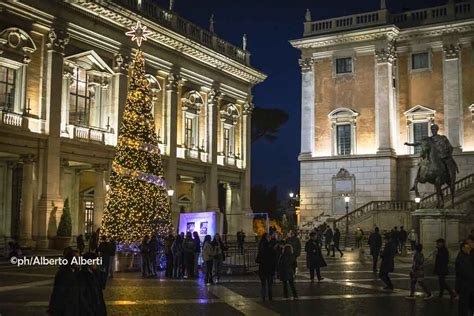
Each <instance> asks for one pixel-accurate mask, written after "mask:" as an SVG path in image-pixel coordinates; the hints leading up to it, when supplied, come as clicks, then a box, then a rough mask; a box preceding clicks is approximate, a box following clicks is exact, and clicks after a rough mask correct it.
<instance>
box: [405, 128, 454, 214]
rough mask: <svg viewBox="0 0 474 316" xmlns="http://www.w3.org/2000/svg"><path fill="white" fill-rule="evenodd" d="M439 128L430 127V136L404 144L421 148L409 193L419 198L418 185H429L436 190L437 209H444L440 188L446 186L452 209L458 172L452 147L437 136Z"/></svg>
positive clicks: (443, 137) (445, 139)
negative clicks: (413, 192)
mask: <svg viewBox="0 0 474 316" xmlns="http://www.w3.org/2000/svg"><path fill="white" fill-rule="evenodd" d="M438 131H439V127H438V125H436V124H433V125H431V133H432V136H430V137H425V138H423V139H422V140H421V141H420V142H417V143H413V144H411V143H405V145H407V146H415V147H418V146H419V147H421V152H420V158H421V160H420V162H419V163H418V172H417V174H416V178H415V183H414V184H413V187H412V188H411V189H410V191H415V194H416V196H419V192H418V183H431V184H433V185H434V187H435V189H436V197H437V205H436V207H437V208H442V207H444V196H443V191H442V186H443V185H444V184H446V185H447V186H448V187H449V189H450V192H451V202H452V207H454V194H455V183H456V174H457V173H458V172H459V169H458V166H457V164H456V161H455V160H454V158H453V146H451V143H450V142H449V140H448V138H447V137H446V136H444V135H439V134H438Z"/></svg>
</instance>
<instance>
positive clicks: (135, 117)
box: [100, 22, 172, 244]
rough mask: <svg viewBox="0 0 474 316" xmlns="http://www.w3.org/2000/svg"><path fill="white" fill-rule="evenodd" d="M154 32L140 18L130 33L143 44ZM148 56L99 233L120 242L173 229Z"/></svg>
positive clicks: (133, 93) (136, 79) (138, 68)
mask: <svg viewBox="0 0 474 316" xmlns="http://www.w3.org/2000/svg"><path fill="white" fill-rule="evenodd" d="M151 33H152V32H151V31H149V30H147V29H146V27H145V26H142V25H141V23H140V22H137V23H136V25H134V26H133V27H132V30H131V31H129V32H127V33H126V35H128V36H131V37H132V41H136V42H137V45H138V47H140V46H141V43H142V41H144V40H146V39H147V36H148V35H150V34H151ZM153 122H154V119H153V115H152V96H151V90H150V87H149V82H148V79H147V78H146V77H145V60H144V58H143V54H142V51H141V50H140V49H138V50H137V52H136V54H135V58H134V63H133V68H132V75H131V78H130V82H129V87H128V94H127V101H126V104H125V109H124V114H123V121H122V125H121V127H120V130H119V136H118V142H117V148H116V153H115V157H114V160H113V163H112V174H111V177H110V184H109V189H108V190H107V195H106V201H105V203H106V204H105V209H104V216H103V218H102V226H101V229H100V234H101V235H104V236H106V237H107V238H108V239H114V240H116V241H118V242H121V243H127V244H131V243H137V242H140V241H141V240H142V239H143V238H144V237H145V236H151V235H155V234H159V235H162V236H164V235H167V234H169V233H170V232H172V225H171V212H170V205H169V200H168V192H167V190H166V183H165V180H164V178H163V165H162V161H161V154H160V150H159V147H158V138H157V136H156V134H155V127H154V124H153Z"/></svg>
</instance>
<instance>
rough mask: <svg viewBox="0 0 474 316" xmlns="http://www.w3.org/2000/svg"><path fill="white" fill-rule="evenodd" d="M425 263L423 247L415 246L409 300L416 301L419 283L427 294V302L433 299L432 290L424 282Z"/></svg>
mask: <svg viewBox="0 0 474 316" xmlns="http://www.w3.org/2000/svg"><path fill="white" fill-rule="evenodd" d="M424 263H425V256H424V255H423V245H422V244H417V245H416V246H415V254H414V255H413V264H412V266H411V271H410V296H407V297H406V298H407V299H415V287H416V284H417V283H418V285H420V287H421V288H422V289H423V291H424V292H425V294H426V295H425V297H424V299H425V300H428V299H431V298H432V297H433V296H432V295H431V291H430V289H429V288H428V287H427V286H426V284H425V283H424V282H423V278H424V277H425V272H424V269H423V265H424Z"/></svg>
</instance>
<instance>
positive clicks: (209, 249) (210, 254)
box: [202, 235, 215, 285]
mask: <svg viewBox="0 0 474 316" xmlns="http://www.w3.org/2000/svg"><path fill="white" fill-rule="evenodd" d="M214 256H215V251H214V247H213V246H212V241H211V236H210V235H206V237H204V243H203V246H202V260H203V261H204V265H205V267H206V277H205V282H206V285H210V284H214V281H213V279H212V263H213V261H214Z"/></svg>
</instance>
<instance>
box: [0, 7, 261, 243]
mask: <svg viewBox="0 0 474 316" xmlns="http://www.w3.org/2000/svg"><path fill="white" fill-rule="evenodd" d="M0 12H1V18H0V243H4V242H5V241H6V240H7V239H8V238H11V237H19V238H20V240H21V242H22V244H25V245H32V246H34V245H36V246H37V247H47V246H48V243H49V240H50V237H52V236H55V234H56V231H55V230H56V227H57V223H58V221H59V218H60V216H61V213H62V208H63V203H64V201H65V199H66V198H67V199H68V200H69V204H70V208H71V213H72V224H73V226H72V230H73V235H74V236H75V235H78V234H80V233H86V232H90V231H91V230H92V229H95V228H96V227H97V226H98V225H99V224H100V219H101V215H102V212H103V207H104V196H105V193H106V190H107V181H108V180H107V179H108V175H109V172H110V168H111V160H112V158H113V155H114V145H115V144H116V140H117V132H118V129H119V122H120V120H121V115H122V112H123V106H124V105H125V100H126V96H127V79H128V75H129V73H128V65H129V61H130V57H131V56H132V54H133V53H134V50H135V48H134V45H133V43H132V42H130V41H129V39H128V38H127V37H126V36H125V35H124V33H125V32H126V31H127V30H128V29H129V28H130V26H131V25H133V24H134V23H135V22H136V21H138V20H140V21H141V22H142V24H143V25H146V26H147V27H148V29H150V30H151V31H152V34H151V36H150V37H149V39H148V41H146V42H144V44H143V45H142V49H143V51H144V55H145V58H146V63H147V72H148V76H149V80H150V83H151V87H152V90H153V95H154V98H153V106H154V115H155V122H156V133H157V134H158V137H159V140H160V149H161V152H162V155H163V160H164V165H165V176H166V180H167V183H168V186H170V187H171V188H173V189H174V190H175V194H174V195H173V196H172V197H171V199H172V208H173V220H174V224H175V226H176V224H177V220H178V215H179V213H180V212H196V211H206V210H217V211H219V210H220V211H221V212H222V213H224V214H226V216H225V218H226V219H227V220H226V223H227V227H228V231H229V232H235V231H236V230H237V229H240V228H241V227H242V226H245V223H244V221H245V218H246V216H244V215H243V214H244V213H246V212H248V211H249V210H250V116H251V112H252V108H253V106H252V87H253V86H254V85H255V84H258V83H259V82H261V81H263V80H264V79H265V75H264V74H262V73H261V72H259V71H258V70H256V69H254V68H252V67H251V65H250V59H249V58H250V53H249V52H248V51H247V50H244V49H240V48H238V47H235V46H233V45H231V44H229V43H228V42H226V41H224V40H222V39H220V38H219V37H217V36H216V34H215V33H214V32H211V31H207V30H204V29H202V28H200V27H198V26H197V25H195V24H193V23H191V22H189V21H187V20H186V19H184V18H182V17H181V16H179V15H177V14H176V12H174V11H172V10H166V9H163V8H161V7H159V6H157V5H156V4H154V3H153V1H152V0H115V1H82V0H69V1H63V0H50V1H35V0H24V1H2V2H1V3H0ZM250 229H251V227H250Z"/></svg>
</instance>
